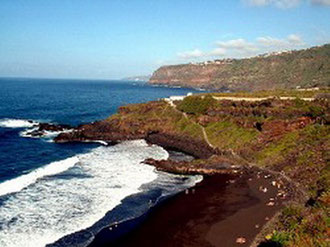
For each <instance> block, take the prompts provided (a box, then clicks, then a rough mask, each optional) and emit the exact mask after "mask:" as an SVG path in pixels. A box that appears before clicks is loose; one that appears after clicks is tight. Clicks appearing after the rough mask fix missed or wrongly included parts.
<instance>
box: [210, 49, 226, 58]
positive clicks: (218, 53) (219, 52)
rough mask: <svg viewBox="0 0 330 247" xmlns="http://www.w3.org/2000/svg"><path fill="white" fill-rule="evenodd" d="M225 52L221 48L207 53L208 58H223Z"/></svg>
mask: <svg viewBox="0 0 330 247" xmlns="http://www.w3.org/2000/svg"><path fill="white" fill-rule="evenodd" d="M226 53H227V50H226V49H224V48H221V47H218V48H215V49H214V50H212V51H211V52H209V53H208V54H209V55H210V56H220V57H221V56H224V55H226Z"/></svg>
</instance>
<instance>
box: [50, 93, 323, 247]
mask: <svg viewBox="0 0 330 247" xmlns="http://www.w3.org/2000/svg"><path fill="white" fill-rule="evenodd" d="M229 96H231V95H229ZM266 96H268V95H266ZM289 96H290V95H289ZM328 110H329V104H328V101H327V100H326V99H319V100H311V101H304V100H301V99H296V98H294V99H293V100H292V99H280V98H273V99H266V100H260V101H257V102H254V101H251V102H250V101H244V100H241V101H230V100H217V99H215V98H213V99H212V97H211V98H210V97H208V98H207V97H205V96H202V97H195V98H189V100H187V101H185V100H183V101H182V102H171V104H169V103H168V102H166V101H162V100H160V101H154V102H148V103H145V104H135V105H127V106H123V107H120V108H119V110H118V113H117V114H115V115H113V116H111V117H109V118H108V119H105V120H102V121H97V122H94V123H91V124H86V125H82V126H78V127H77V128H74V129H73V130H72V131H71V132H67V133H61V134H59V135H58V136H57V137H56V138H55V142H57V143H65V142H89V141H102V142H106V143H109V144H116V143H118V142H121V141H127V140H135V139H145V140H146V141H147V142H148V143H150V144H156V145H159V146H161V147H163V148H165V149H167V150H175V151H179V152H182V153H185V154H188V155H190V156H193V157H194V159H189V160H185V159H181V160H177V159H171V158H170V159H168V160H161V161H156V160H152V159H147V160H145V161H144V163H146V164H149V165H152V166H154V167H156V169H157V170H159V171H165V172H170V173H174V174H189V175H195V174H202V175H204V176H206V177H209V178H212V177H214V176H234V177H241V176H248V174H251V172H252V173H253V174H255V175H254V178H258V179H259V178H260V174H266V175H264V176H266V177H264V179H268V177H269V178H271V179H272V180H271V181H270V183H271V186H274V187H276V188H277V189H278V193H279V194H278V195H277V196H279V197H282V196H284V197H285V198H284V200H283V201H281V202H282V203H281V207H279V208H278V209H277V210H276V212H280V210H282V209H283V208H285V207H287V206H286V205H288V204H292V202H295V203H298V205H304V204H305V203H306V202H307V201H316V200H318V197H319V196H320V195H321V194H322V191H324V190H326V186H327V185H326V184H324V182H322V180H320V179H322V176H324V175H322V174H323V173H325V172H326V170H324V169H326V168H325V167H326V166H325V160H326V158H324V153H325V150H326V149H327V140H328V139H327V138H326V136H327V135H328V134H329V132H328V124H329V117H328V116H329V112H328ZM304 153H307V154H308V155H309V156H310V157H309V156H308V157H305V156H304ZM313 161H314V162H313ZM317 162H318V163H317ZM320 162H321V163H320ZM302 164H305V165H302ZM315 164H321V165H318V166H317V167H316V165H315ZM325 174H326V173H325ZM254 178H252V179H254ZM313 186H314V187H313ZM317 186H318V187H319V188H318V187H317ZM322 186H323V187H322ZM282 188H285V190H282ZM310 188H314V189H313V190H314V191H315V190H316V189H315V188H318V189H317V190H318V191H319V192H317V194H316V196H314V197H313V195H311V194H310V192H308V189H310ZM268 189H269V188H268V187H263V186H259V190H260V191H261V192H262V193H267V191H268ZM270 198H273V199H274V197H270ZM270 198H268V199H269V201H268V202H267V204H266V207H264V210H266V209H267V208H269V207H273V206H274V205H275V204H274V202H273V199H270ZM263 203H264V202H263ZM266 211H267V210H266ZM276 212H274V214H273V215H275V214H276ZM244 217H246V218H245V219H247V218H249V217H251V215H250V214H246V215H245V216H244ZM267 221H269V223H267V224H265V227H264V228H263V230H262V227H258V230H257V233H258V234H257V233H255V234H254V237H256V238H255V239H256V240H255V241H254V242H253V241H252V239H249V241H245V240H244V238H241V239H238V240H237V241H238V242H240V241H241V243H239V244H245V243H250V244H252V242H253V246H257V244H258V243H260V242H262V240H264V237H265V236H266V234H268V233H269V232H273V230H274V229H277V228H276V227H277V222H278V221H275V220H274V221H271V220H270V218H268V220H267ZM234 228H235V226H234V227H233V229H234ZM148 229H149V228H148ZM244 241H245V242H244ZM243 242H244V243H243ZM128 246H130V245H128ZM178 246H180V245H178ZM201 246H203V245H201ZM205 246H207V245H205ZM215 246H217V245H215ZM228 246H232V245H228Z"/></svg>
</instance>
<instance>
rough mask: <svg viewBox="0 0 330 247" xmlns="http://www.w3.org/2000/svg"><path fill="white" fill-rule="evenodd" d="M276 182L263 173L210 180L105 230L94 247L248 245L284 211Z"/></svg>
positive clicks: (222, 176) (214, 177)
mask: <svg viewBox="0 0 330 247" xmlns="http://www.w3.org/2000/svg"><path fill="white" fill-rule="evenodd" d="M273 181H274V179H273V178H272V177H271V176H270V175H269V174H266V173H261V172H260V171H253V172H251V171H249V172H247V173H244V174H241V175H238V176H229V175H217V176H210V177H206V178H204V180H203V181H202V182H201V183H200V184H198V185H197V186H195V187H194V188H191V189H189V190H186V191H185V192H183V193H180V194H178V195H176V196H174V197H172V198H170V199H168V200H166V201H164V202H163V203H161V204H160V205H159V206H157V207H156V208H154V209H153V210H152V211H151V212H149V213H148V214H147V215H144V216H142V217H140V218H138V219H135V220H131V221H129V222H125V223H123V224H120V225H118V226H112V227H110V228H108V229H105V230H103V231H102V232H101V233H100V234H98V235H97V236H96V238H95V240H94V242H93V243H92V244H91V245H90V246H118V247H119V246H121V247H122V246H177V247H179V246H180V247H181V246H196V247H197V246H199V247H200V246H205V247H206V246H221V247H227V246H228V247H229V246H236V245H237V246H248V245H249V244H251V242H252V241H253V239H254V238H255V236H256V235H257V234H258V233H259V232H260V229H261V227H262V226H263V225H264V224H265V223H266V222H267V221H268V220H269V219H270V218H271V217H272V216H273V215H274V214H275V213H276V212H277V210H279V209H280V208H281V207H282V204H283V201H284V200H283V198H279V196H278V193H279V189H278V188H277V185H276V186H274V185H273V184H274V182H273ZM272 183H273V184H272ZM280 190H281V189H280ZM128 230H129V231H128ZM105 236H106V238H105ZM105 240H106V241H105ZM237 241H238V242H241V243H237Z"/></svg>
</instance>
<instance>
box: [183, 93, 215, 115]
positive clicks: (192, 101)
mask: <svg viewBox="0 0 330 247" xmlns="http://www.w3.org/2000/svg"><path fill="white" fill-rule="evenodd" d="M215 103H216V100H215V99H214V98H213V97H212V96H210V95H207V96H205V97H198V96H188V97H186V98H184V100H182V101H181V102H180V103H179V104H178V109H179V110H180V111H183V112H186V113H189V114H195V115H199V114H205V113H206V112H207V110H208V109H209V108H210V107H212V106H213V105H214V104H215Z"/></svg>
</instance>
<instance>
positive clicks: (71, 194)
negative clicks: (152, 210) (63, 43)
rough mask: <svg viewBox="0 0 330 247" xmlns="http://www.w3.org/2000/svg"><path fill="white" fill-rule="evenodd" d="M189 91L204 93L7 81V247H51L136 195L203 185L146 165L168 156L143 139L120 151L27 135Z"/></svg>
mask: <svg viewBox="0 0 330 247" xmlns="http://www.w3.org/2000/svg"><path fill="white" fill-rule="evenodd" d="M188 92H193V93H195V92H197V91H195V90H193V89H185V88H167V87H154V86H150V85H147V84H145V83H141V82H129V81H92V80H53V79H14V78H10V79H8V78H1V79H0V246H23V245H24V246H25V247H27V246H34V247H35V246H45V245H46V244H49V243H52V242H54V241H56V240H58V239H59V238H62V237H64V236H66V235H69V234H72V233H74V232H76V231H79V230H82V229H86V228H88V227H91V226H93V225H94V224H95V223H96V222H98V221H100V220H101V219H102V218H103V217H104V216H105V214H106V213H107V212H111V210H112V209H114V208H115V207H118V205H120V203H121V202H122V201H123V200H124V199H125V198H127V197H128V196H131V195H133V194H136V193H141V192H143V191H145V192H147V191H151V190H152V191H154V190H155V189H156V188H158V189H159V188H160V189H161V190H162V192H161V193H163V194H164V193H173V192H175V191H177V190H180V189H183V188H185V187H187V186H191V185H193V184H194V183H195V182H196V181H197V178H192V177H187V178H184V179H183V178H182V177H178V176H173V175H168V174H164V173H159V172H156V171H155V170H154V169H153V168H152V167H149V166H146V165H141V164H140V162H141V161H143V160H144V159H146V158H149V157H152V158H156V159H163V158H167V157H168V154H167V152H166V151H165V150H163V149H162V148H161V147H157V146H148V145H147V144H146V143H145V142H144V141H143V140H138V141H132V142H125V143H121V144H119V145H116V146H113V147H105V146H102V145H100V144H95V143H94V144H93V143H80V144H78V143H75V144H56V143H54V142H52V139H51V138H50V137H48V138H29V137H25V136H24V134H23V133H24V131H25V130H26V129H29V128H31V127H32V126H31V125H32V124H31V122H29V121H33V122H35V123H40V122H50V123H59V124H69V125H74V126H76V125H79V124H83V123H88V122H92V121H95V120H100V119H104V118H106V117H108V116H109V115H111V114H113V113H115V112H116V110H117V108H118V107H119V106H121V105H124V104H129V103H140V102H146V101H150V100H156V99H159V98H164V97H168V96H171V95H186V94H187V93H188ZM158 196H159V193H158ZM156 199H157V198H153V200H156ZM148 200H150V198H149V199H148ZM140 203H147V202H140ZM133 204H134V203H133ZM133 204H132V207H134V205H133ZM135 206H136V205H135ZM133 211H134V210H133ZM123 214H124V213H123ZM107 217H108V218H109V217H110V218H111V214H110V216H109V213H108V214H107ZM125 217H126V215H120V216H119V217H118V213H116V217H115V218H116V220H117V221H118V220H124V219H125ZM127 217H128V216H127ZM130 217H132V215H130Z"/></svg>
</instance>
